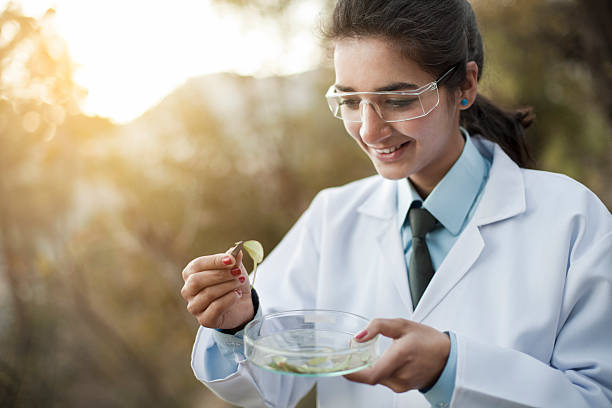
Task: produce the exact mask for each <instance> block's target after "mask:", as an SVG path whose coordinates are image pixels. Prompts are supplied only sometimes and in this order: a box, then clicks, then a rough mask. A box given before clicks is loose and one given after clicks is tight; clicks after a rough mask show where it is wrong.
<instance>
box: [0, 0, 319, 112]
mask: <svg viewBox="0 0 612 408" xmlns="http://www.w3.org/2000/svg"><path fill="white" fill-rule="evenodd" d="M319 3H320V2H319V1H316V2H312V1H311V2H306V1H296V2H295V3H294V4H293V5H292V6H291V7H290V8H289V9H288V10H287V13H290V14H291V21H292V23H293V24H292V27H291V31H290V32H283V33H281V32H280V31H279V30H280V28H279V27H278V24H275V22H274V21H270V19H269V18H267V17H265V16H259V15H257V14H254V13H252V12H251V13H248V12H246V11H241V10H240V9H237V8H235V7H229V6H219V5H214V4H212V2H211V1H198V0H189V1H181V2H170V1H167V2H147V3H146V5H145V3H142V2H125V1H120V0H112V1H106V2H93V3H92V2H80V1H71V0H64V1H59V2H58V1H51V0H48V1H42V2H36V3H34V2H23V4H21V3H17V4H19V5H21V6H22V8H23V11H24V12H25V13H26V14H29V15H41V14H43V13H44V12H45V10H46V9H47V8H49V7H54V8H55V10H56V13H55V23H56V24H55V26H56V27H55V28H56V30H57V31H58V32H59V34H60V35H61V36H62V37H63V38H64V39H65V41H66V43H67V45H68V48H69V52H70V54H71V56H72V58H73V59H74V61H75V63H76V64H77V71H76V73H75V77H76V81H77V82H78V83H79V84H80V85H81V86H83V87H84V88H85V89H87V90H88V91H89V92H88V96H87V97H86V99H85V100H84V103H83V106H82V108H83V111H84V112H85V113H87V114H91V115H99V116H105V117H109V118H111V119H112V120H113V121H115V122H127V121H130V120H132V119H134V118H135V117H137V116H138V115H140V114H141V113H143V112H144V111H145V110H147V109H148V108H149V107H151V106H153V105H154V104H156V103H157V102H159V101H160V100H161V99H162V98H163V97H164V96H166V95H167V94H168V93H169V92H170V91H172V90H173V89H174V88H176V87H177V86H178V85H180V84H181V83H183V82H184V81H185V80H187V79H188V78H190V77H193V76H198V75H203V74H208V73H213V72H221V71H229V72H236V73H238V74H242V75H258V76H260V75H274V74H291V73H296V72H302V71H305V70H307V69H311V68H313V67H315V66H316V65H317V64H318V62H319V60H320V58H319V55H320V52H319V49H318V47H317V44H316V40H315V39H314V38H313V36H312V35H310V31H312V30H311V27H312V24H313V21H315V15H316V13H317V12H318V10H319ZM0 6H2V3H0ZM304 33H306V34H307V35H305V34H304ZM281 34H282V35H281Z"/></svg>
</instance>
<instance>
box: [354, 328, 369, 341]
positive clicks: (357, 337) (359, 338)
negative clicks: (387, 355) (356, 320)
mask: <svg viewBox="0 0 612 408" xmlns="http://www.w3.org/2000/svg"><path fill="white" fill-rule="evenodd" d="M366 334H368V331H367V330H362V331H360V332H359V333H357V334H356V335H355V338H356V339H357V340H361V339H362V338H364V337H365V336H366Z"/></svg>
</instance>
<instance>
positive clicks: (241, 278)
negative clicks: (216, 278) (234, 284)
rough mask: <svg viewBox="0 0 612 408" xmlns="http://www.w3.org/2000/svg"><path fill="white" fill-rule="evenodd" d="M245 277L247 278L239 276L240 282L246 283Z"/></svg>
mask: <svg viewBox="0 0 612 408" xmlns="http://www.w3.org/2000/svg"><path fill="white" fill-rule="evenodd" d="M245 279H246V278H245V277H244V276H241V277H239V278H238V280H239V281H240V283H244V281H245Z"/></svg>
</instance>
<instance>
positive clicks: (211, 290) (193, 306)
mask: <svg viewBox="0 0 612 408" xmlns="http://www.w3.org/2000/svg"><path fill="white" fill-rule="evenodd" d="M239 287H240V282H238V279H232V280H231V281H229V282H224V283H220V284H218V285H214V286H209V287H206V288H204V289H202V290H201V291H200V292H199V293H198V294H196V295H195V296H193V297H192V298H191V299H190V300H189V303H188V304H187V310H188V311H189V313H191V314H192V315H194V316H195V315H198V314H200V313H202V312H203V311H204V310H205V309H206V308H207V307H209V306H210V304H211V303H213V302H214V301H216V300H217V299H219V298H221V297H223V296H225V295H226V294H228V293H229V292H233V291H234V290H236V289H238V288H239Z"/></svg>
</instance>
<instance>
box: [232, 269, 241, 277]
mask: <svg viewBox="0 0 612 408" xmlns="http://www.w3.org/2000/svg"><path fill="white" fill-rule="evenodd" d="M230 272H231V273H232V275H234V276H238V275H240V274H241V273H242V271H241V270H240V268H234V269H232V270H231V271H230Z"/></svg>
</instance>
